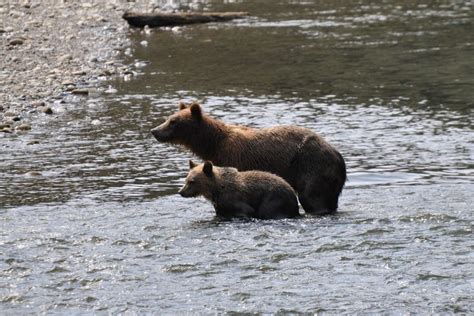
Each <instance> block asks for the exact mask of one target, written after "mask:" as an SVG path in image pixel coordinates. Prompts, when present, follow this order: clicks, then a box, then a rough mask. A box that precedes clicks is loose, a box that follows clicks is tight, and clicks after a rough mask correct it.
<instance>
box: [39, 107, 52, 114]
mask: <svg viewBox="0 0 474 316" xmlns="http://www.w3.org/2000/svg"><path fill="white" fill-rule="evenodd" d="M39 110H40V111H41V112H42V113H44V114H53V109H51V107H50V106H42V107H40V108H39Z"/></svg>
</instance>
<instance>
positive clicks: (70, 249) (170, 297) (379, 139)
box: [0, 1, 474, 314]
mask: <svg viewBox="0 0 474 316" xmlns="http://www.w3.org/2000/svg"><path fill="white" fill-rule="evenodd" d="M203 6H204V7H205V8H208V9H213V10H229V11H230V10H248V11H250V12H251V13H252V14H253V15H254V17H252V18H249V19H246V20H243V21H236V22H232V23H226V24H219V25H217V24H209V25H198V26H192V27H186V28H175V29H173V30H165V31H163V30H161V31H154V32H153V33H152V34H151V35H145V34H141V33H140V32H138V31H132V32H131V33H130V36H131V38H132V39H133V41H135V43H136V45H134V47H133V48H134V49H133V55H132V57H131V58H132V60H133V59H136V61H137V62H139V61H145V62H146V63H147V65H146V66H145V67H143V68H140V69H141V71H142V72H143V74H142V75H140V76H138V77H137V78H136V79H134V80H132V81H130V82H120V81H115V82H111V84H112V85H113V86H114V87H116V88H117V89H118V93H117V94H114V95H110V96H107V95H102V96H101V95H99V96H96V97H90V98H89V99H87V100H86V99H73V100H71V102H70V103H68V104H65V105H61V104H56V105H54V109H55V110H56V112H59V111H61V110H65V113H62V114H61V115H59V116H57V117H55V118H53V119H45V120H40V123H39V125H40V126H37V127H35V128H33V130H31V131H30V132H29V133H28V134H26V135H21V136H18V135H0V148H1V151H0V179H1V181H0V201H1V204H0V222H1V228H2V229H1V230H0V271H1V274H0V311H1V313H5V314H14V313H15V314H18V313H38V312H48V313H51V312H59V313H65V312H67V313H83V312H91V311H105V312H110V313H118V312H124V311H134V312H151V313H159V312H167V313H183V312H207V313H211V312H270V313H271V312H328V313H343V312H349V313H357V312H359V313H367V312H375V313H377V312H383V311H405V312H417V313H429V312H434V313H453V312H465V313H472V312H474V303H473V301H474V298H473V292H474V276H473V273H472V271H474V255H473V249H474V243H473V241H472V240H473V239H472V226H473V224H472V223H473V209H472V205H473V202H474V200H473V193H474V181H473V178H474V172H473V158H474V157H473V150H474V141H473V139H474V138H473V126H474V125H473V117H474V115H473V103H472V100H473V99H474V92H473V91H474V90H472V89H471V88H470V87H471V86H472V84H473V83H474V82H473V80H474V77H473V76H472V73H473V72H472V71H473V68H472V65H474V54H473V49H472V45H473V41H472V40H473V38H472V26H473V25H472V21H473V19H472V18H473V13H472V9H473V7H472V3H471V2H469V1H417V2H416V3H412V4H407V3H405V2H404V1H387V2H385V3H384V4H383V5H381V4H378V2H376V1H358V2H351V1H347V2H344V3H339V2H334V1H321V2H318V3H317V4H315V3H312V2H305V1H276V2H275V1H258V2H254V1H239V2H236V3H229V4H222V3H219V2H210V3H207V4H204V5H203ZM144 40H146V41H147V43H148V45H147V46H143V45H141V44H139V43H140V42H142V41H144ZM139 66H141V65H139ZM181 99H184V100H193V99H198V100H201V101H202V103H203V106H204V108H205V110H206V111H207V112H209V113H211V114H212V115H213V116H215V117H219V118H221V119H223V120H225V121H227V122H232V123H238V124H246V125H250V126H271V125H276V124H296V125H301V126H306V127H309V128H311V129H313V130H315V131H317V132H318V133H320V134H321V135H323V136H324V137H326V139H328V140H329V141H330V142H331V143H332V144H334V145H335V146H336V147H337V148H338V149H339V150H340V151H341V152H342V153H343V155H344V157H345V158H346V161H347V164H348V171H349V182H348V183H347V186H346V188H345V189H344V191H343V195H342V197H341V200H340V212H339V213H338V214H337V215H335V216H330V217H324V218H315V217H306V218H303V219H298V220H283V221H230V222H221V221H218V220H216V219H215V218H214V214H213V209H212V206H211V205H210V204H209V203H207V202H205V201H204V200H200V199H196V200H190V199H183V198H181V197H179V196H178V195H177V194H176V191H177V189H178V187H179V186H180V185H181V184H182V182H183V178H184V176H185V175H186V169H187V162H186V161H187V160H188V159H189V158H190V157H191V156H190V154H189V153H188V152H186V151H184V150H181V149H179V148H171V147H169V146H166V145H163V144H159V143H157V142H155V141H154V140H153V139H152V138H151V137H150V135H149V130H150V128H151V127H153V126H155V125H156V124H158V123H159V121H160V119H161V118H162V117H164V116H166V115H168V114H170V113H173V112H174V111H175V110H176V105H177V102H178V100H181Z"/></svg>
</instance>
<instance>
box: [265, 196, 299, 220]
mask: <svg viewBox="0 0 474 316" xmlns="http://www.w3.org/2000/svg"><path fill="white" fill-rule="evenodd" d="M299 215H300V214H299V209H298V202H296V199H294V198H291V197H288V198H286V197H285V196H282V195H281V194H267V195H266V196H265V197H264V198H263V199H262V202H261V203H260V207H259V208H258V212H257V217H258V218H261V219H282V218H292V217H296V216H299Z"/></svg>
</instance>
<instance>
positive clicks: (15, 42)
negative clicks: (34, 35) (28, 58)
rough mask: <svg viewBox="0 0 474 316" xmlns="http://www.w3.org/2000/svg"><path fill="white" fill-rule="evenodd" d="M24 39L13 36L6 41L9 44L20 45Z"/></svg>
mask: <svg viewBox="0 0 474 316" xmlns="http://www.w3.org/2000/svg"><path fill="white" fill-rule="evenodd" d="M24 42H25V41H24V40H23V39H21V38H14V39H12V40H10V41H9V42H8V45H10V46H16V45H22V44H23V43H24Z"/></svg>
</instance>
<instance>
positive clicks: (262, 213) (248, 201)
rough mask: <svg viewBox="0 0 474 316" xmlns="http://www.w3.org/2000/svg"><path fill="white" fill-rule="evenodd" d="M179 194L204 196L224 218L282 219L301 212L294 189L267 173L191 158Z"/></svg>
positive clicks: (295, 215)
mask: <svg viewBox="0 0 474 316" xmlns="http://www.w3.org/2000/svg"><path fill="white" fill-rule="evenodd" d="M179 193H180V194H181V195H182V196H184V197H195V196H204V197H205V198H206V199H208V200H209V201H211V202H212V204H213V205H214V209H215V210H216V215H218V216H220V217H224V218H233V217H243V218H250V217H252V218H258V219H281V218H293V217H297V216H299V215H300V214H299V208H298V201H297V198H296V193H295V191H294V190H293V188H292V187H291V186H290V185H289V184H288V183H287V182H286V181H285V180H283V179H282V178H280V177H278V176H276V175H273V174H270V173H268V172H262V171H245V172H239V171H237V169H236V168H220V167H216V166H213V165H212V163H210V162H206V163H205V164H201V165H195V164H194V163H193V162H191V161H190V171H189V174H188V176H187V178H186V184H185V185H184V187H183V188H181V190H180V192H179Z"/></svg>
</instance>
